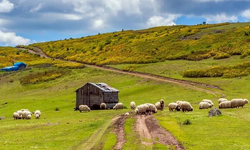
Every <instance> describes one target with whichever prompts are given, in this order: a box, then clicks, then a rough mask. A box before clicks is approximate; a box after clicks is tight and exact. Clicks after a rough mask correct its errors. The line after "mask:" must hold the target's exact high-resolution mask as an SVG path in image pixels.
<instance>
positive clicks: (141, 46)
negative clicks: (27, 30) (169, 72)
mask: <svg viewBox="0 0 250 150" xmlns="http://www.w3.org/2000/svg"><path fill="white" fill-rule="evenodd" d="M249 27H250V23H221V24H208V25H194V26H185V25H178V26H162V27H155V28H150V29H144V30H136V31H132V30H128V31H119V32H113V33H105V34H98V35H95V36H88V37H83V38H78V39H65V40H60V41H52V42H45V43H36V44H31V45H30V46H36V47H39V48H41V49H42V50H43V51H44V52H45V53H46V54H47V55H49V56H51V57H54V58H62V59H66V60H77V61H79V62H84V63H87V64H98V65H103V64H121V63H150V62H161V61H165V60H177V59H185V60H202V59H207V58H211V57H212V58H214V59H223V58H228V57H231V56H232V55H240V56H241V57H242V58H244V57H246V56H248V55H249V54H250V51H249V47H250V44H249V41H250V28H249Z"/></svg>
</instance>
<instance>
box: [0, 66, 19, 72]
mask: <svg viewBox="0 0 250 150" xmlns="http://www.w3.org/2000/svg"><path fill="white" fill-rule="evenodd" d="M1 70H3V71H17V70H19V67H17V66H9V67H5V68H2V69H1Z"/></svg>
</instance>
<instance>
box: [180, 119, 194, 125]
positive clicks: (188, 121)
mask: <svg viewBox="0 0 250 150" xmlns="http://www.w3.org/2000/svg"><path fill="white" fill-rule="evenodd" d="M182 124H183V125H190V124H192V123H191V121H190V120H189V119H187V120H185V121H184V122H183V123H182Z"/></svg>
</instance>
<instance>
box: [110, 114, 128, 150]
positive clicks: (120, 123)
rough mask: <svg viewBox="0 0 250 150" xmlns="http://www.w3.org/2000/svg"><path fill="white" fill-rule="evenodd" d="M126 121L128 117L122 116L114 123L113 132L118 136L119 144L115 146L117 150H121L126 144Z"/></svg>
mask: <svg viewBox="0 0 250 150" xmlns="http://www.w3.org/2000/svg"><path fill="white" fill-rule="evenodd" d="M125 120H126V116H124V115H122V116H120V117H119V118H118V119H117V120H116V121H115V123H114V129H113V132H115V134H116V138H117V142H116V144H115V146H114V149H115V150H121V149H122V146H123V144H124V143H125V142H126V139H125V131H124V122H125Z"/></svg>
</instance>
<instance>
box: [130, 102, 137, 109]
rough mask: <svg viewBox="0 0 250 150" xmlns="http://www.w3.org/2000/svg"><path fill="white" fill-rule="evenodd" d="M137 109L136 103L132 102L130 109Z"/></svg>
mask: <svg viewBox="0 0 250 150" xmlns="http://www.w3.org/2000/svg"><path fill="white" fill-rule="evenodd" d="M135 107H136V105H135V102H134V101H132V102H131V103H130V108H131V109H135Z"/></svg>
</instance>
